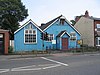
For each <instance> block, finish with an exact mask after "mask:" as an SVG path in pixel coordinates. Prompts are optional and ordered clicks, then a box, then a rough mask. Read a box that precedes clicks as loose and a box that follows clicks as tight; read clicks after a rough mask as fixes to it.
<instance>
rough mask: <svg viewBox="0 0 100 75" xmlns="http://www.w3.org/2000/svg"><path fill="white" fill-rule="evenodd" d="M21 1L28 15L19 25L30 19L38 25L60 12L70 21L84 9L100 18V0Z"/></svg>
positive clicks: (58, 14)
mask: <svg viewBox="0 0 100 75" xmlns="http://www.w3.org/2000/svg"><path fill="white" fill-rule="evenodd" d="M22 3H23V5H25V7H26V9H28V14H29V16H28V17H27V18H26V19H25V20H24V21H23V22H20V24H21V25H23V24H24V23H25V22H27V21H28V20H29V19H32V21H34V22H35V23H36V24H37V25H38V26H40V25H41V23H46V22H48V21H50V20H52V19H54V18H56V17H58V16H60V15H61V14H62V15H63V16H65V17H66V19H67V20H68V21H70V20H72V19H75V16H80V15H82V14H83V15H84V13H85V11H86V10H88V12H89V15H90V16H93V17H97V18H100V0H22Z"/></svg>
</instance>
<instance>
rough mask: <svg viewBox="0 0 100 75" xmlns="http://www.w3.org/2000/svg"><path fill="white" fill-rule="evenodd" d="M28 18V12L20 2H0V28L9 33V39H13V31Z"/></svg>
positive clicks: (7, 0)
mask: <svg viewBox="0 0 100 75" xmlns="http://www.w3.org/2000/svg"><path fill="white" fill-rule="evenodd" d="M27 16H28V10H27V9H25V6H24V5H23V3H22V2H21V0H0V28H2V29H6V30H9V31H10V39H13V38H14V37H13V36H14V31H16V30H17V29H18V28H19V22H22V21H23V20H24V19H25V18H26V17H27Z"/></svg>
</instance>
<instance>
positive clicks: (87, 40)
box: [75, 17, 94, 47]
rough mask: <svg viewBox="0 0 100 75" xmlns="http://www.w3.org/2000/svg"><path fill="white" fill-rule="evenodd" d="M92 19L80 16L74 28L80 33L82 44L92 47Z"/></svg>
mask: <svg viewBox="0 0 100 75" xmlns="http://www.w3.org/2000/svg"><path fill="white" fill-rule="evenodd" d="M93 23H94V22H93V20H92V19H89V18H85V17H81V18H80V19H79V21H78V22H77V23H76V24H75V28H76V29H77V30H78V31H79V32H80V33H81V38H82V39H83V44H87V45H88V46H93V47H94V24H93Z"/></svg>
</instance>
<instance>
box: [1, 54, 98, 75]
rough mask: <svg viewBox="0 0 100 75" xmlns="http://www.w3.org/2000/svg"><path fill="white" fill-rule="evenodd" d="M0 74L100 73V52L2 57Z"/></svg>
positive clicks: (60, 74)
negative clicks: (91, 53) (92, 53)
mask: <svg viewBox="0 0 100 75" xmlns="http://www.w3.org/2000/svg"><path fill="white" fill-rule="evenodd" d="M0 75H100V54H97V55H88V54H87V55H72V56H65V55H64V56H63V55H61V56H60V55H59V56H48V57H34V58H32V57H31V58H16V59H15V58H14V59H6V60H5V59H0Z"/></svg>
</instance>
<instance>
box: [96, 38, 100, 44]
mask: <svg viewBox="0 0 100 75" xmlns="http://www.w3.org/2000/svg"><path fill="white" fill-rule="evenodd" d="M96 42H97V43H96V44H97V46H100V37H97V38H96Z"/></svg>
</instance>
